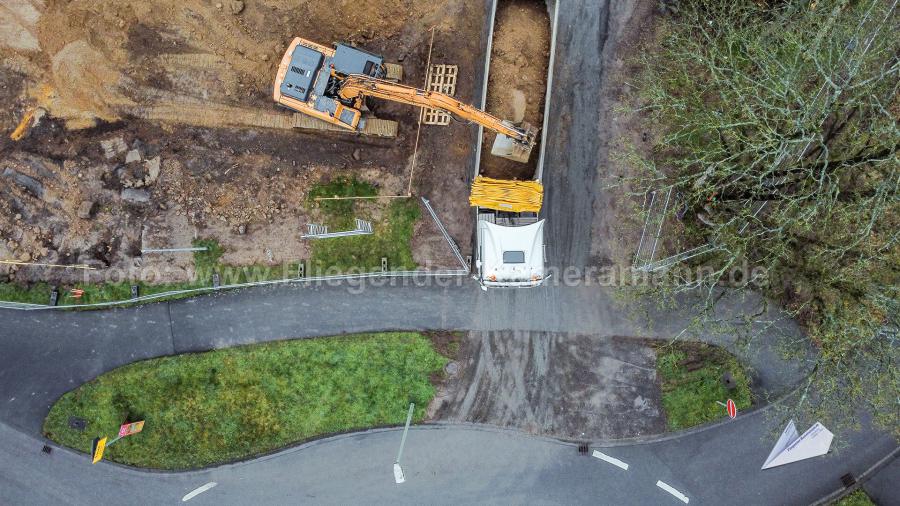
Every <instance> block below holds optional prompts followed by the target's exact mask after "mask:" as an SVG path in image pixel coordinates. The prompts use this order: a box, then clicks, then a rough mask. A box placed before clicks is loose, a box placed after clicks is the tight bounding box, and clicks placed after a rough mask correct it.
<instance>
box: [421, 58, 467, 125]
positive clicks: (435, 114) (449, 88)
mask: <svg viewBox="0 0 900 506" xmlns="http://www.w3.org/2000/svg"><path fill="white" fill-rule="evenodd" d="M458 72H459V67H458V66H456V65H444V64H442V63H436V64H434V65H432V66H431V67H430V68H429V69H428V76H427V77H426V82H427V83H428V85H427V87H426V89H427V90H428V91H437V92H439V93H443V94H445V95H450V96H451V97H452V96H454V95H455V94H456V75H457V73H458ZM422 123H425V124H426V125H449V124H450V113H448V112H446V111H441V110H439V109H432V108H430V107H423V108H422Z"/></svg>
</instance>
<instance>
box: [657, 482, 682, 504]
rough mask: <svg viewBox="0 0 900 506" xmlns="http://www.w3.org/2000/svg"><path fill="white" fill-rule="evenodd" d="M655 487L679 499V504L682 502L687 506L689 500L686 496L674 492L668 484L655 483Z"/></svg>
mask: <svg viewBox="0 0 900 506" xmlns="http://www.w3.org/2000/svg"><path fill="white" fill-rule="evenodd" d="M656 486H657V487H659V488H661V489H663V490H665V491H666V492H668V493H670V494H672V495H674V496H675V497H677V498H678V499H681V502H683V503H685V504H687V503H688V501H690V499H688V496H686V495H684V494H682V493H681V492H679V491H677V490H675V489H674V488H672V486H671V485H669V484H668V483H666V482H664V481H657V482H656Z"/></svg>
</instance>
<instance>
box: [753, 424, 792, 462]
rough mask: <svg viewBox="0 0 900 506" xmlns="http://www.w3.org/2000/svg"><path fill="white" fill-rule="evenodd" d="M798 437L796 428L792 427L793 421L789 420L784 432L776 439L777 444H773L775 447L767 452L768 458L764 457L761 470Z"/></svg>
mask: <svg viewBox="0 0 900 506" xmlns="http://www.w3.org/2000/svg"><path fill="white" fill-rule="evenodd" d="M799 437H800V433H799V432H797V426H796V425H794V421H793V420H791V421H790V422H788V424H787V427H785V428H784V432H782V433H781V437H779V438H778V442H777V443H775V447H774V448H772V451H771V452H769V456H768V457H766V462H765V463H764V464H763V466H762V468H763V469H765V468H766V466H768V465H769V464H770V463H771V462H772V461H773V460H775V457H777V456H778V454H779V453H781V452H782V451H784V449H785V448H787V445H789V444H791V443H793V442H794V441H796V440H797V438H799Z"/></svg>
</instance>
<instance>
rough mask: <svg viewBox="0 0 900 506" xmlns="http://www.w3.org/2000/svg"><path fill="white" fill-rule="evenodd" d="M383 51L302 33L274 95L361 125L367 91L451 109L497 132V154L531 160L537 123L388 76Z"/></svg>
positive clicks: (345, 124) (352, 126)
mask: <svg viewBox="0 0 900 506" xmlns="http://www.w3.org/2000/svg"><path fill="white" fill-rule="evenodd" d="M388 77H389V76H388V68H387V66H386V64H385V63H384V59H383V58H382V57H381V56H378V55H375V54H372V53H369V52H366V51H363V50H361V49H359V48H356V47H352V46H348V45H345V44H337V45H336V46H335V48H333V49H332V48H329V47H326V46H323V45H320V44H316V43H314V42H310V41H308V40H305V39H302V38H299V37H297V38H295V39H294V40H293V41H291V43H290V44H289V45H288V48H287V51H286V52H285V54H284V57H283V58H282V59H281V64H280V65H279V67H278V74H277V75H276V78H275V90H274V99H275V101H276V102H278V103H279V104H281V105H283V106H285V107H288V108H290V109H293V110H295V111H297V112H301V113H304V114H308V115H310V116H313V117H316V118H319V119H321V120H323V121H326V122H328V123H330V124H332V125H337V126H339V127H341V128H346V129H348V130H353V131H359V130H361V129H362V128H363V127H364V125H365V118H363V116H362V112H361V110H362V109H363V108H364V107H365V99H366V98H367V97H373V98H380V99H383V100H390V101H393V102H399V103H403V104H409V105H415V106H419V107H430V108H433V109H440V110H442V111H446V112H448V113H451V114H453V115H455V116H457V117H459V118H461V119H463V120H466V121H471V122H473V123H476V124H479V125H482V126H483V127H484V128H486V129H488V130H491V131H493V132H496V133H497V138H496V139H495V141H494V145H493V147H492V149H491V154H494V155H497V156H502V157H504V158H508V159H510V160H515V161H517V162H523V163H524V162H527V161H528V158H529V156H530V155H531V150H532V148H533V147H534V144H535V141H536V139H537V133H538V130H537V128H535V127H533V126H531V125H529V124H528V123H525V122H522V123H521V124H518V125H516V124H514V123H512V122H510V121H506V120H502V119H500V118H498V117H496V116H493V115H491V114H489V113H487V112H485V111H482V110H481V109H478V108H477V107H473V106H471V105H468V104H465V103H462V102H460V101H459V100H456V99H455V98H453V97H451V96H449V95H446V94H443V93H439V92H435V91H426V90H422V89H418V88H415V87H412V86H407V85H404V84H400V83H397V82H394V81H392V80H389V79H388Z"/></svg>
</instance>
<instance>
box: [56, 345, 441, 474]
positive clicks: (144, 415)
mask: <svg viewBox="0 0 900 506" xmlns="http://www.w3.org/2000/svg"><path fill="white" fill-rule="evenodd" d="M446 362H447V359H446V358H445V357H443V356H442V355H440V354H439V353H438V352H437V351H435V349H434V347H433V346H432V344H431V342H430V341H429V339H428V338H427V337H425V336H423V335H421V334H418V333H401V332H395V333H382V334H366V335H355V336H345V337H332V338H320V339H304V340H296V341H283V342H278V343H267V344H258V345H251V346H243V347H238V348H230V349H225V350H217V351H212V352H206V353H199V354H188V355H179V356H174V357H164V358H158V359H152V360H146V361H142V362H137V363H134V364H130V365H126V366H124V367H121V368H118V369H115V370H113V371H110V372H107V373H105V374H103V375H101V376H100V377H98V378H96V379H94V380H93V381H91V382H89V383H86V384H84V385H82V386H80V387H79V388H77V389H75V390H73V391H71V392H69V393H67V394H65V395H63V396H62V397H61V398H60V399H59V400H58V401H57V402H56V403H55V404H54V405H53V407H52V408H51V410H50V414H49V415H48V416H47V418H46V420H45V421H44V432H45V434H46V436H47V437H48V438H50V439H52V440H53V441H56V442H57V443H60V444H62V445H65V446H69V447H71V448H75V449H78V450H81V451H83V452H89V451H90V447H91V441H92V439H93V438H94V437H97V436H109V438H110V439H112V438H113V437H114V436H115V435H116V434H117V432H118V427H119V425H120V424H122V423H124V422H134V421H138V420H146V424H145V425H144V430H143V432H141V433H139V434H136V435H133V436H129V437H126V438H124V439H122V440H120V441H118V442H117V443H115V444H114V445H113V446H111V447H108V449H107V451H106V454H105V457H104V458H108V459H110V460H113V461H116V462H121V463H124V464H130V465H134V466H140V467H149V468H159V469H187V468H196V467H201V466H207V465H211V464H216V463H221V462H227V461H232V460H236V459H244V458H248V457H252V456H254V455H258V454H260V453H264V452H268V451H271V450H274V449H277V448H281V447H284V446H287V445H290V444H292V443H296V442H298V441H303V440H306V439H310V438H313V437H316V436H320V435H323V434H330V433H334V432H341V431H348V430H354V429H362V428H367V427H373V426H381V425H398V424H402V423H403V422H404V421H405V419H406V411H407V408H408V406H409V403H410V402H414V403H415V404H416V410H415V414H414V416H415V420H417V421H418V420H421V419H422V418H423V417H424V414H425V408H426V406H427V404H428V403H429V402H430V401H431V399H432V397H433V396H434V394H435V387H434V386H433V384H432V383H431V382H430V381H429V377H430V376H434V375H440V373H441V368H442V367H443V366H444V365H445V364H446ZM70 416H77V417H80V418H84V419H85V420H87V421H88V425H87V429H86V430H85V431H84V432H79V431H77V430H73V429H70V428H69V427H68V420H69V417H70ZM85 458H87V457H85Z"/></svg>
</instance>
